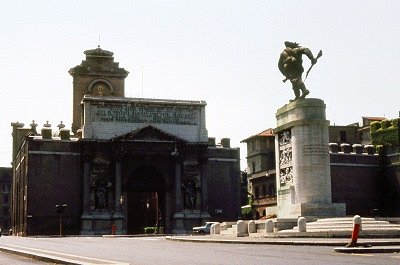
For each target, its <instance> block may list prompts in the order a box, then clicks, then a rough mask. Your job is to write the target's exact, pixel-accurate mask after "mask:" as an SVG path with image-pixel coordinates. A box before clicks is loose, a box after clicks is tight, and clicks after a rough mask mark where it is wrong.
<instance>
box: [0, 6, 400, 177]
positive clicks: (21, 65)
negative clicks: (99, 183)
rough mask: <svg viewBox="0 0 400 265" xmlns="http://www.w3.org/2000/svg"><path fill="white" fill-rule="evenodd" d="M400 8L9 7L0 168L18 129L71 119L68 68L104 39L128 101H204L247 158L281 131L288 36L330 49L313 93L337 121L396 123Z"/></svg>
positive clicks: (0, 21)
mask: <svg viewBox="0 0 400 265" xmlns="http://www.w3.org/2000/svg"><path fill="white" fill-rule="evenodd" d="M399 13H400V2H399V1H395V0H393V1H361V0H358V1H355V0H346V1H332V0H329V1H321V0H318V1H291V0H286V1H267V0H263V1H256V0H253V1H247V0H243V1H235V0H229V1H228V0H226V1H225V0H218V1H205V0H202V1H200V0H197V1H191V0H182V1H181V0H179V1H178V0H175V1H151V0H147V1H133V0H130V1H94V0H92V1H82V0H80V1H78V0H70V1H60V0H49V1H17V0H15V1H6V2H3V3H2V6H1V9H0V62H1V74H0V81H1V84H2V85H1V87H0V93H1V113H2V114H1V116H0V124H1V130H0V138H1V144H0V166H10V162H11V141H12V140H11V126H10V123H11V122H16V121H19V122H22V123H25V125H26V126H28V125H29V124H30V123H31V121H32V120H35V121H36V122H37V123H38V124H39V128H41V126H42V125H43V124H44V123H45V122H46V120H49V121H50V123H51V124H52V125H53V127H54V128H55V126H56V125H57V124H58V123H59V122H60V121H61V120H62V121H63V122H64V123H65V124H67V125H70V124H71V121H72V77H71V76H70V75H69V74H68V70H69V69H70V68H71V67H74V66H75V65H78V64H80V62H81V61H82V60H83V59H84V54H83V51H85V50H88V49H93V48H96V47H97V45H98V44H99V35H100V45H101V47H102V48H103V49H107V50H110V51H113V52H114V57H115V60H116V61H118V62H119V63H120V66H121V67H124V68H125V69H126V70H128V71H130V75H129V76H128V78H127V79H126V83H125V91H126V96H130V97H142V96H143V97H146V98H165V99H191V100H205V101H206V102H207V103H208V105H207V107H206V115H207V128H208V132H209V136H210V137H216V138H217V139H220V138H222V137H230V138H231V145H232V146H234V147H240V148H241V157H242V159H243V160H244V159H245V155H246V150H245V145H243V144H240V143H239V142H240V141H241V140H243V139H245V138H247V137H248V136H250V135H253V134H256V133H258V132H260V131H262V130H264V129H267V128H270V127H272V128H273V127H275V111H276V110H277V109H278V108H279V107H281V106H283V105H284V104H286V103H288V100H289V99H290V98H292V97H293V92H292V90H291V88H290V84H289V83H287V84H284V83H282V81H281V80H282V75H281V74H280V72H279V70H278V68H277V61H278V58H279V54H280V52H281V51H282V49H283V48H284V45H283V42H284V41H286V40H290V41H296V42H299V43H300V44H301V45H303V46H306V47H309V48H310V49H311V50H312V51H313V52H314V54H316V53H317V52H318V51H319V50H320V49H321V50H323V52H324V55H323V57H322V58H321V59H320V61H319V62H318V64H317V65H316V66H315V67H314V68H313V70H312V71H311V73H310V75H309V77H308V79H307V81H306V86H307V88H308V89H309V90H310V91H311V93H310V95H309V97H316V98H321V99H323V100H324V101H325V103H326V105H327V118H328V119H329V120H330V121H331V124H334V123H335V124H336V125H346V124H350V123H353V122H360V121H361V117H362V116H385V117H388V118H396V117H398V114H399V110H400V107H399V104H398V102H399V99H398V98H399V82H398V80H397V77H398V76H399V75H400V49H399V47H400V30H399V28H400V16H399ZM305 61H307V59H306V58H305ZM142 66H143V77H144V78H143V91H142ZM306 68H308V61H307V63H306ZM242 165H245V163H244V161H242ZM242 169H244V166H243V167H242Z"/></svg>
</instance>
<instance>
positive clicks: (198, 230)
mask: <svg viewBox="0 0 400 265" xmlns="http://www.w3.org/2000/svg"><path fill="white" fill-rule="evenodd" d="M212 224H217V222H206V223H205V224H204V225H202V226H196V227H193V233H195V234H209V233H210V228H211V225H212Z"/></svg>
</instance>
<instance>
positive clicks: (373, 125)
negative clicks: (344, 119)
mask: <svg viewBox="0 0 400 265" xmlns="http://www.w3.org/2000/svg"><path fill="white" fill-rule="evenodd" d="M370 126H371V133H374V132H376V131H377V130H379V129H380V128H381V123H380V122H379V121H374V122H371V124H370Z"/></svg>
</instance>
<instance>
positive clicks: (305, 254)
mask: <svg viewBox="0 0 400 265" xmlns="http://www.w3.org/2000/svg"><path fill="white" fill-rule="evenodd" d="M0 247H14V248H20V249H25V250H30V251H32V252H35V251H36V252H40V251H45V252H46V253H47V254H48V255H55V256H57V255H59V256H63V257H67V258H68V259H70V260H75V261H76V262H77V263H75V264H83V263H84V262H86V263H89V264H174V265H178V264H185V265H187V264H194V265H195V264H233V265H234V264H240V265H243V264H277V265H283V264H284V265H288V264H299V265H302V264H307V265H310V264H327V265H334V264H335V265H338V264H341V265H342V264H346V263H348V264H399V263H400V254H399V253H374V254H357V255H354V254H347V253H337V252H335V251H334V248H333V247H332V246H299V245H251V244H224V243H195V242H181V241H171V240H166V239H165V238H164V237H109V238H104V237H63V238H23V237H1V238H0ZM0 257H1V258H2V255H1V256H0ZM79 262H81V263H79ZM8 264H14V263H8ZM15 264H18V263H15ZM21 264H24V263H21ZM33 264H40V263H33Z"/></svg>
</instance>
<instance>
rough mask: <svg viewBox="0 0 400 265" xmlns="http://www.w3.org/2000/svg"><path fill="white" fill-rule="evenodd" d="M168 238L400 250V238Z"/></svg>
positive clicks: (366, 250)
mask: <svg viewBox="0 0 400 265" xmlns="http://www.w3.org/2000/svg"><path fill="white" fill-rule="evenodd" d="M166 239H167V240H175V241H186V242H196V243H223V244H257V245H299V246H332V247H337V248H335V249H334V250H335V251H336V252H342V253H393V252H400V238H361V239H359V240H358V241H357V243H358V244H359V246H358V247H346V245H347V244H348V243H349V242H350V238H348V239H346V238H321V237H319V238H268V237H234V236H227V235H204V236H198V235H188V236H167V237H166Z"/></svg>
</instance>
